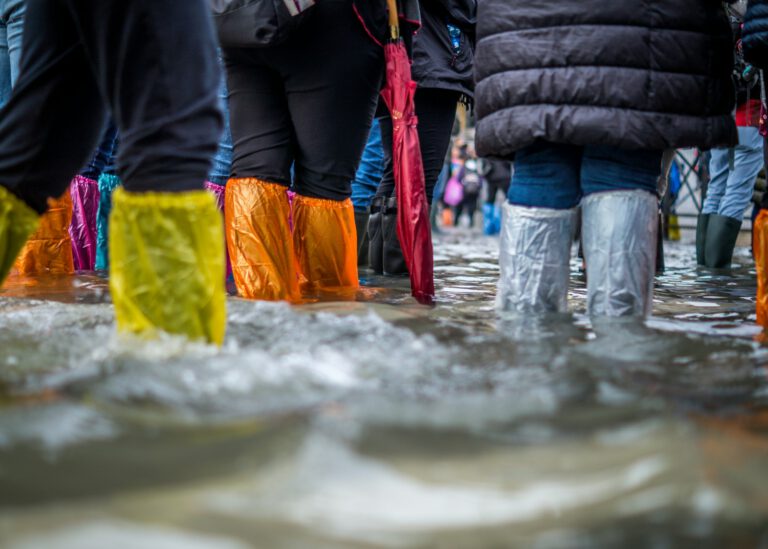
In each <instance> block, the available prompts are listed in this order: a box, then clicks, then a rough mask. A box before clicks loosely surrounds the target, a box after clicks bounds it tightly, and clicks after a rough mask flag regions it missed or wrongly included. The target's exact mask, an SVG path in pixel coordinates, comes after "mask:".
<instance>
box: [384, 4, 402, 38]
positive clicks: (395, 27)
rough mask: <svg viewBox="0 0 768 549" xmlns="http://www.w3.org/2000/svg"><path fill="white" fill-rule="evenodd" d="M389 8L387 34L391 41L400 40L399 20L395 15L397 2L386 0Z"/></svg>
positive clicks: (396, 14)
mask: <svg viewBox="0 0 768 549" xmlns="http://www.w3.org/2000/svg"><path fill="white" fill-rule="evenodd" d="M387 7H388V8H389V32H390V37H391V38H392V40H397V39H398V38H400V20H399V17H398V13H397V0H387Z"/></svg>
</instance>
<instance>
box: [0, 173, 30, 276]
mask: <svg viewBox="0 0 768 549" xmlns="http://www.w3.org/2000/svg"><path fill="white" fill-rule="evenodd" d="M39 222H40V216H38V215H37V213H36V212H35V211H34V210H33V209H32V208H30V207H29V206H27V205H26V204H24V202H22V201H21V200H19V199H18V198H16V196H14V195H13V194H12V193H11V192H10V191H8V190H7V189H6V188H5V187H3V186H0V284H2V283H3V281H4V280H5V277H6V276H8V273H9V272H10V270H11V266H12V265H13V264H14V261H15V260H16V256H17V255H18V254H19V252H20V251H21V249H22V248H24V243H25V242H26V241H27V238H29V235H31V234H32V233H34V232H35V229H37V226H38V224H39Z"/></svg>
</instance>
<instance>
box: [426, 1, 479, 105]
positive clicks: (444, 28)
mask: <svg viewBox="0 0 768 549" xmlns="http://www.w3.org/2000/svg"><path fill="white" fill-rule="evenodd" d="M419 5H420V7H421V25H422V26H421V29H420V30H419V31H418V32H417V33H416V36H415V38H414V41H413V68H412V70H413V79H414V80H415V81H416V83H417V84H418V86H419V87H420V88H438V89H444V90H453V91H457V92H460V93H462V94H464V95H465V96H466V97H468V98H471V97H472V95H473V91H474V75H473V67H472V64H473V61H474V51H475V22H476V13H477V3H476V0H420V2H419ZM449 24H450V25H453V26H454V27H456V28H457V29H459V31H460V32H461V34H460V37H459V48H458V51H457V50H455V49H454V47H453V44H452V42H451V36H450V33H449V30H448V25H449Z"/></svg>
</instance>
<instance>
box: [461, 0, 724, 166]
mask: <svg viewBox="0 0 768 549" xmlns="http://www.w3.org/2000/svg"><path fill="white" fill-rule="evenodd" d="M477 33H478V44H477V51H476V58H475V63H476V64H475V70H476V80H477V88H476V96H475V97H476V104H477V115H478V124H477V134H476V149H477V152H478V154H479V155H481V156H496V157H506V158H511V156H512V155H513V154H514V152H515V151H517V150H518V149H520V148H522V147H525V146H527V145H530V144H532V143H533V142H534V141H536V140H545V141H550V142H555V143H568V144H576V145H589V144H599V145H611V146H616V147H620V148H626V149H647V150H653V149H656V150H658V149H666V148H672V147H675V148H676V147H685V146H698V147H703V148H710V147H715V146H719V145H729V144H733V143H735V142H736V140H737V135H736V127H735V125H734V122H733V118H732V116H731V111H732V108H733V103H734V91H733V85H732V82H731V70H732V65H733V49H732V37H731V30H730V26H729V23H728V20H727V18H726V16H725V13H724V11H723V9H722V5H721V3H720V2H718V1H716V0H657V1H655V2H647V1H646V0H617V1H605V0H525V1H522V0H479V2H478V26H477Z"/></svg>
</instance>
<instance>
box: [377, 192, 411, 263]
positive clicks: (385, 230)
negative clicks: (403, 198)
mask: <svg viewBox="0 0 768 549" xmlns="http://www.w3.org/2000/svg"><path fill="white" fill-rule="evenodd" d="M381 232H382V234H383V236H384V274H385V275H404V274H408V267H406V266H405V258H404V257H403V249H402V248H401V247H400V241H399V240H398V238H397V199H395V197H391V198H389V199H388V200H387V203H386V207H385V208H384V215H383V217H382V231H381Z"/></svg>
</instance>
